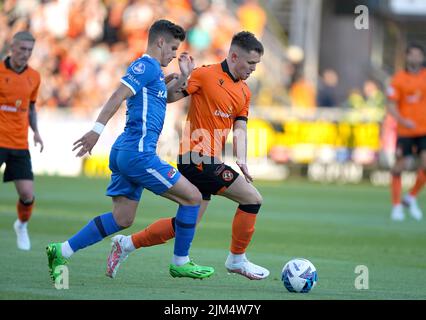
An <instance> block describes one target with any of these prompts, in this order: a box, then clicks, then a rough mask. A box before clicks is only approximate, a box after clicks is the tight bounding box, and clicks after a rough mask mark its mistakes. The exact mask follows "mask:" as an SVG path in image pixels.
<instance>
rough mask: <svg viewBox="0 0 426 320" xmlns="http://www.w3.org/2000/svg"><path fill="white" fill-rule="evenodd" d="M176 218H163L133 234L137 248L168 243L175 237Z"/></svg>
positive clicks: (133, 240)
mask: <svg viewBox="0 0 426 320" xmlns="http://www.w3.org/2000/svg"><path fill="white" fill-rule="evenodd" d="M174 223H175V218H163V219H159V220H157V221H155V222H154V223H152V224H150V225H149V226H148V227H146V228H145V229H144V230H142V231H140V232H137V233H134V234H132V242H133V245H134V246H135V248H136V249H138V248H141V247H151V246H155V245H157V244H162V243H166V242H167V241H168V240H170V239H173V238H174V237H175V230H174Z"/></svg>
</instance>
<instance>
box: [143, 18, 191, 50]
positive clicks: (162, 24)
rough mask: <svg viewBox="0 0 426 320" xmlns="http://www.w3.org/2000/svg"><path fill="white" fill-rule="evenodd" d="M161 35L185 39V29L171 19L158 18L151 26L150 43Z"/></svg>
mask: <svg viewBox="0 0 426 320" xmlns="http://www.w3.org/2000/svg"><path fill="white" fill-rule="evenodd" d="M159 36H164V37H167V38H169V39H170V38H174V39H179V40H180V41H184V40H185V30H183V28H182V27H181V26H178V25H177V24H174V23H173V22H170V21H169V20H158V21H156V22H154V24H153V25H152V26H151V28H149V33H148V43H149V44H151V43H153V42H154V41H155V40H156V39H157V38H158V37H159Z"/></svg>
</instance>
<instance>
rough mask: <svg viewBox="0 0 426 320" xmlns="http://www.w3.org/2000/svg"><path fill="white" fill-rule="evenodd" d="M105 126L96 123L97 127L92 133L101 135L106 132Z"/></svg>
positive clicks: (94, 127) (95, 126)
mask: <svg viewBox="0 0 426 320" xmlns="http://www.w3.org/2000/svg"><path fill="white" fill-rule="evenodd" d="M104 128H105V125H104V124H102V123H100V122H96V123H95V125H94V126H93V128H92V131H94V132H96V133H97V134H99V135H101V133H102V131H103V130H104Z"/></svg>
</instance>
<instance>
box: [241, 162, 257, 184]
mask: <svg viewBox="0 0 426 320" xmlns="http://www.w3.org/2000/svg"><path fill="white" fill-rule="evenodd" d="M237 165H238V167H239V168H240V169H241V172H242V173H243V175H244V178H246V181H247V182H248V183H251V182H253V177H252V176H251V175H250V173H249V172H248V168H247V165H246V164H244V163H238V162H237Z"/></svg>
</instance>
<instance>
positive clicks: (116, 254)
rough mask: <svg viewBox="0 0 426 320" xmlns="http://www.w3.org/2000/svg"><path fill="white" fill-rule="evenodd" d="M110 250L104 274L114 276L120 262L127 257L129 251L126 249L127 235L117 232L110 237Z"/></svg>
mask: <svg viewBox="0 0 426 320" xmlns="http://www.w3.org/2000/svg"><path fill="white" fill-rule="evenodd" d="M111 241H112V243H111V246H112V249H111V252H110V254H109V256H108V258H107V269H106V273H105V274H106V275H107V276H108V277H110V278H115V276H116V274H117V271H118V268H119V267H120V264H121V263H122V262H123V261H124V260H126V259H127V257H128V256H129V253H130V252H131V251H129V250H126V241H128V239H127V236H123V235H121V234H118V235H116V236H114V237H112V238H111Z"/></svg>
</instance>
